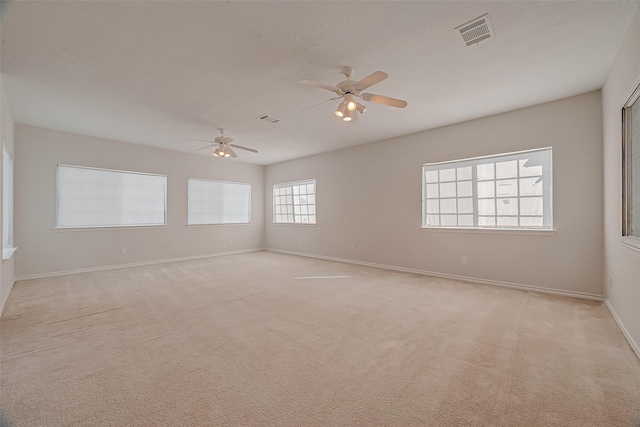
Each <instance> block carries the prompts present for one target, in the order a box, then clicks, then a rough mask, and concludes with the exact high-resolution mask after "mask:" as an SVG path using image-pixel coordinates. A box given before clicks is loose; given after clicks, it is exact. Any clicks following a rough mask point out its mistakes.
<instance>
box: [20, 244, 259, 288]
mask: <svg viewBox="0 0 640 427" xmlns="http://www.w3.org/2000/svg"><path fill="white" fill-rule="evenodd" d="M264 250H266V249H265V248H254V249H241V250H238V251H229V252H218V253H215V254H206V255H194V256H187V257H180V258H167V259H158V260H153V261H143V262H133V263H129V264H118V265H105V266H103V267H91V268H81V269H78V270H65V271H55V272H52V273H43V274H31V275H27V276H20V277H16V282H18V281H24V280H34V279H46V278H48V277H57V276H66V275H68V274H80V273H92V272H95V271H106V270H117V269H119V268H129V267H139V266H144V265H153V264H163V263H167V262H176V261H189V260H194V259H202V258H213V257H218V256H225V255H236V254H245V253H248V252H260V251H264Z"/></svg>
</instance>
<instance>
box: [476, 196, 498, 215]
mask: <svg viewBox="0 0 640 427" xmlns="http://www.w3.org/2000/svg"><path fill="white" fill-rule="evenodd" d="M478 214H479V215H495V214H496V202H495V199H485V200H478Z"/></svg>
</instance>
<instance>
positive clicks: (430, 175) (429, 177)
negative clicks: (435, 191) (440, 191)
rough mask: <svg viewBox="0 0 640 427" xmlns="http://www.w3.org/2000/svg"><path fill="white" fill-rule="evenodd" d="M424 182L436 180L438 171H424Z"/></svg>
mask: <svg viewBox="0 0 640 427" xmlns="http://www.w3.org/2000/svg"><path fill="white" fill-rule="evenodd" d="M424 176H425V181H426V182H438V171H437V170H435V171H426V172H425V174H424Z"/></svg>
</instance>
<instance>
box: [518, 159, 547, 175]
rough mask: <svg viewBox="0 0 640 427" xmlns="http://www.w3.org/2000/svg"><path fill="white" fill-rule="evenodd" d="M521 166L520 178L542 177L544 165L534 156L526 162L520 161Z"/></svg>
mask: <svg viewBox="0 0 640 427" xmlns="http://www.w3.org/2000/svg"><path fill="white" fill-rule="evenodd" d="M519 164H520V176H533V175H538V176H539V175H542V163H541V162H540V160H539V159H536V158H534V157H533V156H532V157H530V158H528V159H525V160H520V161H519Z"/></svg>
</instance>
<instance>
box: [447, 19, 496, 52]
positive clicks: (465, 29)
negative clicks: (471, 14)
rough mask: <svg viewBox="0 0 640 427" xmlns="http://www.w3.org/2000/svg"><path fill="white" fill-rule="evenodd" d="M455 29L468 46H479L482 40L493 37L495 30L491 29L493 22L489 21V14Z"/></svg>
mask: <svg viewBox="0 0 640 427" xmlns="http://www.w3.org/2000/svg"><path fill="white" fill-rule="evenodd" d="M455 29H456V30H458V31H460V35H461V36H462V40H464V42H465V43H466V45H467V46H471V45H472V44H478V43H480V42H481V41H482V40H486V39H488V38H489V37H492V36H493V28H491V21H489V14H488V13H485V14H484V15H482V16H480V17H478V18H476V19H473V20H471V21H469V22H465V23H464V24H462V25H459V26H457V27H456V28H455Z"/></svg>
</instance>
